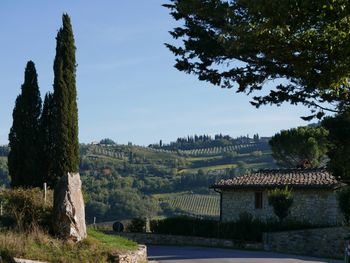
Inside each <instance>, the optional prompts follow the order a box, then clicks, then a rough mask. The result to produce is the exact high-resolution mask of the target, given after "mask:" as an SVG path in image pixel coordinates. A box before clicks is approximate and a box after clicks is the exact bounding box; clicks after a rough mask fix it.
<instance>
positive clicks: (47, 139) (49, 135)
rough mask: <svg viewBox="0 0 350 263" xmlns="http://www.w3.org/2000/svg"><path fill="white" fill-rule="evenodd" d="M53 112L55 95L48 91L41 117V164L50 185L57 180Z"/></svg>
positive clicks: (45, 178) (44, 176)
mask: <svg viewBox="0 0 350 263" xmlns="http://www.w3.org/2000/svg"><path fill="white" fill-rule="evenodd" d="M53 114H54V113H53V97H52V94H51V93H47V94H46V95H45V100H44V106H43V111H42V114H41V118H40V136H41V137H40V140H41V141H40V147H41V151H40V165H41V176H42V178H43V181H44V182H46V183H47V185H48V186H50V187H53V186H54V182H55V177H54V174H55V173H54V171H53V164H54V149H55V148H54V146H55V144H54V142H55V140H54V130H53V128H54V123H53V118H54V115H53Z"/></svg>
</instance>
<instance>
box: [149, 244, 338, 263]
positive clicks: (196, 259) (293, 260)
mask: <svg viewBox="0 0 350 263" xmlns="http://www.w3.org/2000/svg"><path fill="white" fill-rule="evenodd" d="M147 250H148V259H149V260H150V262H153V263H155V262H157V263H209V262H212V263H277V262H278V263H325V262H327V263H341V262H343V261H339V260H327V259H319V258H311V257H302V256H295V255H287V254H279V253H271V252H262V251H247V250H232V249H221V248H206V247H175V246H147Z"/></svg>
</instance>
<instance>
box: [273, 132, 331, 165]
mask: <svg viewBox="0 0 350 263" xmlns="http://www.w3.org/2000/svg"><path fill="white" fill-rule="evenodd" d="M327 136H328V131H327V130H326V129H324V128H322V127H298V128H293V129H290V130H282V131H281V132H279V133H277V134H275V135H274V136H273V137H272V138H271V140H270V145H271V149H272V156H273V157H274V158H275V160H276V161H277V163H278V164H279V165H281V166H284V167H290V168H296V167H301V168H304V167H308V168H315V167H318V166H320V165H321V164H322V162H323V161H325V160H326V158H325V157H326V154H327V151H328V141H327ZM323 165H325V162H324V163H323Z"/></svg>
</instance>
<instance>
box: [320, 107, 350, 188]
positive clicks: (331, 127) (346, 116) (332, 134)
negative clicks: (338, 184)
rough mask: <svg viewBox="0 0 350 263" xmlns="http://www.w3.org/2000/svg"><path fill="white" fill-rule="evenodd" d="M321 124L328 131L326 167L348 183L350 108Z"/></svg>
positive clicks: (349, 168)
mask: <svg viewBox="0 0 350 263" xmlns="http://www.w3.org/2000/svg"><path fill="white" fill-rule="evenodd" d="M322 125H323V126H324V127H325V128H326V129H327V130H328V131H329V136H328V140H329V142H330V147H329V151H328V156H329V158H330V161H329V162H328V168H329V169H330V170H331V171H332V173H333V175H334V176H336V177H337V178H341V179H342V180H344V181H346V182H347V183H348V184H349V183H350V110H349V109H348V110H347V111H344V112H343V113H342V114H338V115H336V116H335V117H329V118H326V119H325V120H324V121H323V123H322Z"/></svg>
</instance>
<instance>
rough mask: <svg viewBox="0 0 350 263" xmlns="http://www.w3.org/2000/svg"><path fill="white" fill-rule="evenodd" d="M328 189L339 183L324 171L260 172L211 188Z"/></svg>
mask: <svg viewBox="0 0 350 263" xmlns="http://www.w3.org/2000/svg"><path fill="white" fill-rule="evenodd" d="M284 186H288V187H290V188H294V189H295V188H313V189H314V188H328V189H334V188H337V187H339V186H341V183H340V182H339V181H338V180H337V179H336V178H335V177H334V176H333V175H332V174H331V173H330V172H328V171H327V170H325V169H278V170H260V171H257V172H253V173H250V174H245V175H242V176H237V177H233V178H231V179H227V180H221V181H219V182H218V183H216V184H215V185H213V186H211V188H215V189H250V188H251V189H257V188H260V189H261V188H274V187H284Z"/></svg>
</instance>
